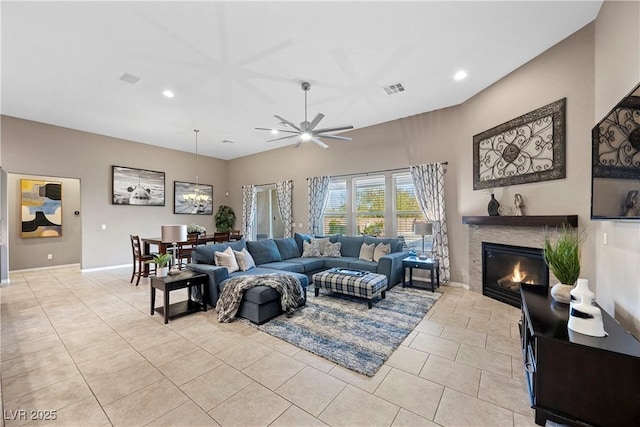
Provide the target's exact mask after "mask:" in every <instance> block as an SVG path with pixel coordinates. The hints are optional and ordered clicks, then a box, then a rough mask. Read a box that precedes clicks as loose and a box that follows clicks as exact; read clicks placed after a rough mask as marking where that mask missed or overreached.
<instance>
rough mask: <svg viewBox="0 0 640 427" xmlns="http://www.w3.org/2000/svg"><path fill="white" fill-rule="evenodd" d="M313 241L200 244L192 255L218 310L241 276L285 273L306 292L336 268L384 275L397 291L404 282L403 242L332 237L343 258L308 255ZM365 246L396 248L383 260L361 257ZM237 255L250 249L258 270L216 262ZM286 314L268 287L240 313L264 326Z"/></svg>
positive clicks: (251, 293)
mask: <svg viewBox="0 0 640 427" xmlns="http://www.w3.org/2000/svg"><path fill="white" fill-rule="evenodd" d="M312 238H313V237H312V236H311V235H306V234H298V233H296V235H295V237H291V238H283V239H264V240H257V241H245V240H244V239H243V240H240V241H237V242H229V243H220V244H215V245H200V246H197V247H196V248H195V249H194V250H193V252H192V264H189V266H188V268H189V269H190V270H193V271H196V272H200V273H206V274H207V275H208V276H209V297H210V300H209V303H210V304H211V305H212V306H215V305H216V303H217V301H218V297H219V295H220V293H221V292H222V290H223V289H224V286H225V280H227V279H228V278H229V277H236V276H239V275H257V274H266V273H274V272H281V273H285V274H292V275H295V276H296V277H297V278H298V279H299V280H300V283H301V284H302V287H303V288H304V289H305V301H306V287H307V286H308V285H309V284H311V277H312V276H313V274H315V273H317V272H320V271H324V270H326V269H329V268H332V267H348V268H353V269H358V270H366V271H371V272H374V273H379V274H384V275H385V276H386V277H387V282H388V287H389V289H391V288H392V287H393V286H395V285H396V284H398V283H399V282H400V281H401V280H402V273H403V270H402V259H403V258H404V257H406V256H407V255H408V253H407V252H403V249H402V248H403V246H402V242H401V241H400V240H399V239H387V238H373V237H368V236H355V237H351V236H342V235H334V236H329V241H330V242H332V243H335V242H340V243H341V249H340V255H341V256H340V257H325V256H320V257H302V254H303V248H304V243H303V242H304V241H307V242H309V241H311V239H312ZM362 243H367V244H371V243H375V244H378V243H384V244H389V245H390V246H391V253H389V254H388V255H384V256H382V257H381V258H380V259H379V261H378V262H375V261H365V260H362V259H359V255H360V248H361V246H362ZM229 246H231V248H232V249H233V250H235V251H242V249H244V248H246V249H247V250H248V252H249V253H250V254H251V256H252V257H253V260H254V261H255V264H256V267H255V268H251V269H250V270H247V271H235V272H233V273H229V272H228V270H227V269H226V268H225V267H218V266H216V265H215V262H214V254H215V252H222V251H224V250H225V249H227V247H229ZM281 313H282V310H281V307H280V294H279V293H278V292H277V291H275V290H274V289H272V288H269V287H267V286H256V287H255V288H252V289H249V290H247V291H246V292H245V294H244V296H243V299H242V302H241V305H240V310H239V311H238V315H239V316H241V317H244V318H246V319H249V320H250V321H251V322H253V323H257V324H262V323H265V322H267V321H269V320H270V319H272V318H274V317H276V316H278V315H279V314H281Z"/></svg>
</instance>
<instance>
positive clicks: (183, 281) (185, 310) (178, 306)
mask: <svg viewBox="0 0 640 427" xmlns="http://www.w3.org/2000/svg"><path fill="white" fill-rule="evenodd" d="M207 277H208V276H207V275H206V274H200V273H195V272H193V271H190V270H184V271H182V272H181V273H180V274H176V275H175V276H167V277H156V276H151V315H152V316H153V312H154V308H155V303H156V289H159V290H161V291H162V292H163V294H164V295H163V297H164V307H158V308H155V311H157V312H158V313H160V314H162V315H163V316H164V323H165V324H167V323H169V318H170V317H179V316H183V315H185V314H189V313H193V312H195V311H199V310H203V311H207V301H209V286H208V285H207V283H208V282H207ZM195 286H197V287H198V288H199V289H200V295H201V296H202V297H203V299H202V301H203V302H202V304H199V303H197V302H195V301H191V288H193V287H195ZM184 288H188V290H189V293H188V296H187V299H186V301H182V302H177V303H175V304H171V305H170V304H169V293H170V292H171V291H175V290H177V289H184Z"/></svg>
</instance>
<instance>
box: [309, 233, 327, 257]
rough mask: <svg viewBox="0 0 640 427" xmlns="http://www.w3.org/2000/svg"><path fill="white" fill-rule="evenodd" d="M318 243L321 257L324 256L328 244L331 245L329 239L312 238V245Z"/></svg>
mask: <svg viewBox="0 0 640 427" xmlns="http://www.w3.org/2000/svg"><path fill="white" fill-rule="evenodd" d="M313 242H316V243H318V247H319V248H320V255H324V250H325V249H324V248H326V247H327V243H329V238H328V237H312V238H311V243H313Z"/></svg>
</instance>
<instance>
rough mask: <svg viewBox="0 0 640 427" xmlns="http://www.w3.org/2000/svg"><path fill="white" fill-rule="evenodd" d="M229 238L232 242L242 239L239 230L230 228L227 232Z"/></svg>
mask: <svg viewBox="0 0 640 427" xmlns="http://www.w3.org/2000/svg"><path fill="white" fill-rule="evenodd" d="M229 240H230V241H232V242H236V241H238V240H242V234H240V230H231V231H230V232H229Z"/></svg>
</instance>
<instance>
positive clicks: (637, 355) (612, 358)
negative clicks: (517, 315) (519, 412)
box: [520, 284, 640, 426]
mask: <svg viewBox="0 0 640 427" xmlns="http://www.w3.org/2000/svg"><path fill="white" fill-rule="evenodd" d="M539 288H540V287H539V286H538V287H536V286H527V285H525V284H522V285H521V288H520V293H521V296H522V325H521V330H520V332H521V337H522V353H523V357H524V367H525V372H526V377H527V383H528V387H529V395H530V397H531V405H532V407H533V408H534V409H535V413H536V419H535V421H536V424H538V425H544V424H545V422H546V420H547V419H549V420H551V421H554V422H558V423H565V424H570V425H576V426H584V425H587V426H588V425H593V426H637V425H638V423H639V422H640V342H638V340H636V339H635V338H634V337H633V336H632V335H631V334H630V333H629V332H628V331H626V330H625V329H624V328H623V327H622V326H620V324H619V323H618V322H616V321H615V320H614V319H613V318H612V317H611V316H609V315H608V314H607V313H606V312H605V311H604V310H602V317H603V323H604V329H605V331H606V332H607V334H608V336H606V337H603V338H597V337H591V336H587V335H583V334H579V333H576V332H573V331H571V330H569V329H568V328H567V321H568V320H569V306H568V305H566V304H559V303H557V302H555V301H554V300H553V299H552V298H551V297H550V296H549V295H548V292H547V290H546V288H545V289H543V290H542V291H541V290H540V289H539Z"/></svg>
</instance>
